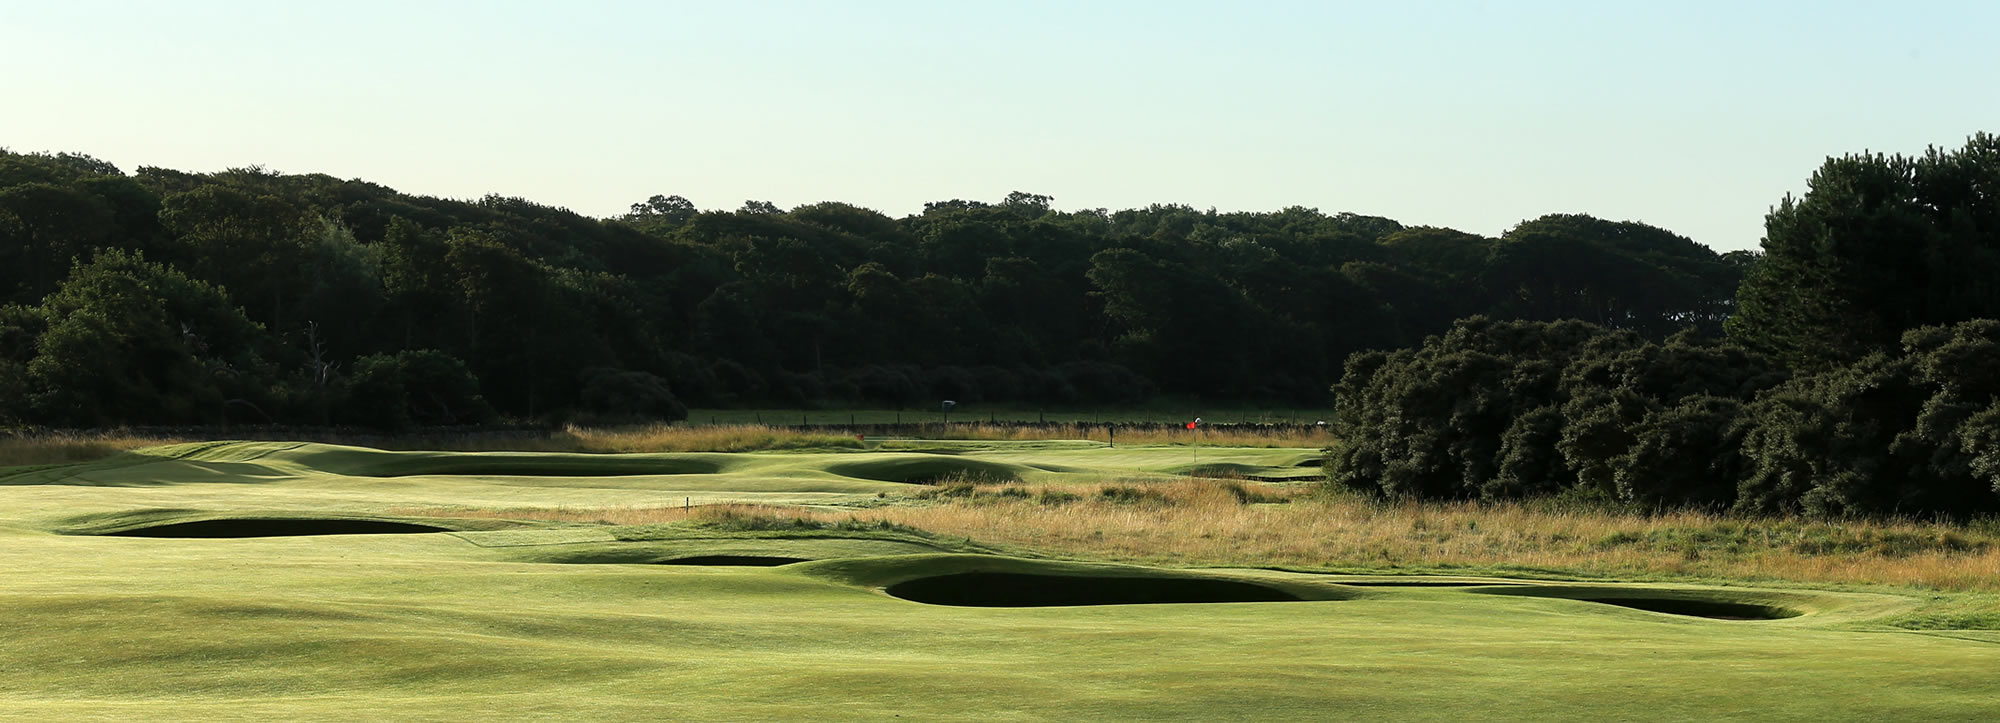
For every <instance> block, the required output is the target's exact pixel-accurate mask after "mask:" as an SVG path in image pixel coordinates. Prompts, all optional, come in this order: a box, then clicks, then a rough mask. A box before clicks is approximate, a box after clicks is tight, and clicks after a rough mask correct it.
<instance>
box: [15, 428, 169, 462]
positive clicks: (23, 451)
mask: <svg viewBox="0 0 2000 723" xmlns="http://www.w3.org/2000/svg"><path fill="white" fill-rule="evenodd" d="M186 441H188V440H185V439H178V438H173V437H164V436H150V435H134V434H125V433H120V432H106V433H94V432H58V433H51V434H37V435H32V436H25V437H0V467H19V466H32V465H44V464H71V463H75V462H89V461H92V460H98V459H103V458H105V457H109V456H111V455H114V454H117V453H119V452H124V451H126V450H132V449H138V448H140V447H152V446H156V445H162V444H178V443H181V442H186Z"/></svg>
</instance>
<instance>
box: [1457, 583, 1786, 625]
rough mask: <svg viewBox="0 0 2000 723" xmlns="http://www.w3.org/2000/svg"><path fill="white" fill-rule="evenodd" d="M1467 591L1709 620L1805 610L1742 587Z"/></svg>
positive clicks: (1773, 616)
mask: <svg viewBox="0 0 2000 723" xmlns="http://www.w3.org/2000/svg"><path fill="white" fill-rule="evenodd" d="M1466 592H1473V593H1481V594H1486V595H1520V596H1524V597H1544V598H1556V599H1560V600H1575V601H1578V602H1589V603H1598V604H1600V605H1615V606H1618V607H1623V608H1632V609H1634V610H1644V611H1647V612H1655V613H1664V614H1667V615H1683V616H1687V617H1697V618H1709V619H1711V620H1783V619H1786V618H1795V617H1799V616H1801V615H1804V614H1806V613H1807V612H1808V610H1807V609H1806V606H1805V601H1804V600H1795V599H1792V598H1791V597H1790V596H1786V595H1782V594H1766V593H1757V592H1753V591H1745V590H1699V589H1682V588H1656V589H1648V588H1642V587H1595V586H1550V587H1542V586H1531V585H1522V586H1501V587H1492V588H1480V589H1473V590H1467V591H1466Z"/></svg>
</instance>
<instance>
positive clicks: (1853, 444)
mask: <svg viewBox="0 0 2000 723" xmlns="http://www.w3.org/2000/svg"><path fill="white" fill-rule="evenodd" d="M1902 341H1903V343H1902V346H1901V348H1900V349H1898V350H1896V351H1894V352H1878V353H1875V354H1871V355H1869V356H1867V357H1865V358H1863V359H1861V360H1860V361H1858V362H1855V363H1853V364H1849V365H1844V366H1838V367H1833V368H1828V369H1825V370H1823V371H1818V372H1812V373H1801V374H1797V375H1793V374H1790V373H1788V372H1787V371H1786V370H1785V369H1784V368H1783V367H1782V366H1781V365H1779V364H1777V363H1776V362H1775V361H1773V360H1772V359H1771V358H1770V357H1767V356H1764V355H1761V354H1758V353H1755V352H1751V351H1748V350H1746V349H1744V348H1742V347H1739V346H1736V345H1734V344H1732V343H1730V342H1727V341H1722V340H1715V339H1708V338H1702V337H1699V336H1697V335H1695V334H1691V333H1690V334H1681V335H1676V336H1674V337H1671V338H1669V339H1668V340H1667V341H1665V342H1663V343H1654V342H1648V341H1645V340H1643V339H1641V338H1639V337H1637V336H1636V335H1633V334H1631V333H1629V332H1623V331H1615V330H1610V329H1605V328H1603V327H1599V326H1596V325H1593V324H1588V323H1585V322H1580V321H1565V322H1553V323H1550V322H1521V321H1514V322H1500V321H1493V320H1489V319H1484V318H1472V319H1466V320H1463V321H1460V322H1458V323H1457V324H1456V325H1455V326H1453V328H1452V329H1451V331H1450V332H1448V333H1446V334H1443V335H1440V336H1437V337H1432V338H1431V339H1428V340H1426V342H1425V343H1424V344H1423V345H1422V346H1421V347H1419V348H1416V349H1409V350H1402V351H1396V352H1375V353H1365V354H1358V355H1356V356H1354V357H1352V358H1351V359H1349V361H1348V370H1347V374H1346V375H1345V376H1344V377H1343V378H1342V379H1341V382H1340V384H1339V385H1338V387H1337V388H1336V391H1337V392H1338V394H1339V398H1340V402H1339V404H1338V407H1337V411H1336V417H1335V424H1336V433H1337V435H1338V437H1339V438H1340V439H1341V440H1342V444H1341V445H1340V446H1338V447H1336V448H1334V449H1333V450H1332V451H1331V453H1330V456H1329V459H1328V463H1327V470H1328V474H1329V476H1330V479H1331V480H1332V481H1333V482H1335V483H1337V484H1339V485H1342V486H1345V487H1349V488H1353V489H1358V490H1363V491H1367V492H1371V493H1375V494H1380V495H1384V496H1389V497H1399V498H1417V499H1487V500H1497V499H1520V498H1527V497H1536V496H1549V495H1572V496H1576V497H1581V498H1586V499H1600V500H1612V501H1617V502H1621V503H1626V504H1632V505H1637V506H1643V507H1652V508H1661V507H1684V506H1693V507H1707V508H1719V509H1731V510H1735V511H1740V512H1749V513H1808V514H1814V515H1877V514H1908V515H1943V516H1951V517H1967V516H1973V515H1979V514H1984V513H1989V512H1993V511H1996V510H2000V370H1996V369H1995V368H1994V367H1993V364H1992V362H1991V360H1993V359H1996V358H2000V322H1996V321H1991V320H1977V321H1970V322H1963V323H1959V324H1954V325H1950V326H1931V327H1923V328H1919V329H1915V330H1912V331H1910V332H1908V333H1906V334H1905V335H1904V336H1903V340H1902Z"/></svg>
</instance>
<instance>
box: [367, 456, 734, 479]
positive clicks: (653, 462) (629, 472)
mask: <svg viewBox="0 0 2000 723" xmlns="http://www.w3.org/2000/svg"><path fill="white" fill-rule="evenodd" d="M721 471H722V465H721V464H719V463H716V462H714V461H711V460H707V459H701V458H698V457H657V456H629V455H588V454H494V453H458V454H453V453H426V454H423V455H418V456H411V457H406V458H402V459H392V460H384V461H382V462H380V463H377V464H373V465H369V466H368V467H366V468H365V469H364V470H362V471H359V472H358V473H357V474H356V476H361V477H416V476H429V475H453V476H473V475H478V476H500V477H625V476H641V475H644V476H651V475H682V474H716V473H719V472H721Z"/></svg>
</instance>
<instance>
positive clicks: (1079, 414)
mask: <svg viewBox="0 0 2000 723" xmlns="http://www.w3.org/2000/svg"><path fill="white" fill-rule="evenodd" d="M1196 417H1200V418H1202V419H1203V420H1204V421H1205V422H1207V423H1209V424H1218V425H1229V424H1307V425H1309V424H1312V423H1314V422H1317V421H1320V420H1331V419H1333V410H1331V409H1289V408H1284V409H1280V408H1254V409H1253V408H1223V409H1214V408H1203V407H1200V406H1199V405H1187V406H1185V407H1181V408H1154V409H1101V410H1093V409H1084V410H1077V409H1062V410H1045V409H1021V408H1015V407H1008V406H1004V405H997V406H991V407H989V406H986V405H978V404H974V405H965V406H960V407H957V408H955V409H953V410H952V412H951V415H950V419H949V420H948V421H949V422H951V423H952V424H968V425H969V424H977V423H980V422H1036V423H1048V424H1087V425H1102V424H1185V423H1186V422H1188V421H1189V420H1192V419H1194V418H1196ZM687 421H688V423H689V424H697V425H701V424H724V425H732V424H765V425H806V426H811V425H842V424H943V423H945V422H946V421H947V420H946V415H945V414H944V412H943V411H942V410H941V409H940V408H939V407H929V408H925V409H902V410H896V409H863V410H847V409H692V410H689V411H688V419H687Z"/></svg>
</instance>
